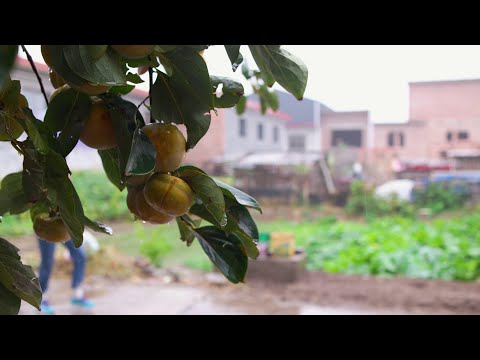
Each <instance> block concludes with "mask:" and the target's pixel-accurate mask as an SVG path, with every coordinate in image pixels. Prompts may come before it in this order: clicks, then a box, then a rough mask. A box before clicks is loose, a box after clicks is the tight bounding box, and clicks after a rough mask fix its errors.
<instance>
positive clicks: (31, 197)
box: [22, 151, 46, 203]
mask: <svg viewBox="0 0 480 360" xmlns="http://www.w3.org/2000/svg"><path fill="white" fill-rule="evenodd" d="M44 178H45V173H44V170H43V167H42V165H41V164H39V163H38V162H37V160H36V159H34V158H32V156H31V155H30V151H25V156H24V157H23V171H22V188H23V192H24V194H25V200H26V201H27V202H29V203H36V202H37V201H39V200H40V199H42V198H45V196H46V189H45V185H44Z"/></svg>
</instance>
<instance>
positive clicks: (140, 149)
mask: <svg viewBox="0 0 480 360" xmlns="http://www.w3.org/2000/svg"><path fill="white" fill-rule="evenodd" d="M156 159H157V151H156V149H155V145H153V144H152V142H151V141H150V139H149V138H148V136H147V135H145V134H144V132H143V131H142V130H141V129H137V130H136V131H135V134H134V135H133V142H132V149H131V151H130V156H129V158H128V161H127V165H126V169H125V172H126V175H127V176H129V175H145V174H148V173H150V172H152V171H153V169H154V168H155V164H156Z"/></svg>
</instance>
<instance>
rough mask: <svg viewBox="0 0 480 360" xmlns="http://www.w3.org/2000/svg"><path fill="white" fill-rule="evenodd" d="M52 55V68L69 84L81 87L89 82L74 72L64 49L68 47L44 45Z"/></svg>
mask: <svg viewBox="0 0 480 360" xmlns="http://www.w3.org/2000/svg"><path fill="white" fill-rule="evenodd" d="M42 46H44V47H45V48H46V49H47V51H48V52H49V53H50V58H51V61H52V63H51V66H52V68H53V70H55V72H57V73H58V75H60V76H61V77H62V78H63V79H64V80H65V81H66V82H69V83H71V84H73V85H77V86H81V85H84V84H86V83H87V82H88V81H87V80H85V79H84V78H82V77H80V76H78V75H77V73H76V72H75V71H73V70H72V68H71V67H70V65H69V64H68V62H67V60H66V59H65V55H64V53H63V49H64V47H65V46H66V45H42Z"/></svg>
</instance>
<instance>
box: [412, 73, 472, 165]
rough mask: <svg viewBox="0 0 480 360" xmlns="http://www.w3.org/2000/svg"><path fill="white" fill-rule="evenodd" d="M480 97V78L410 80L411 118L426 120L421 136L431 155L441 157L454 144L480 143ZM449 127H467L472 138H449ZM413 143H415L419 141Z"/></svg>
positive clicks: (460, 145) (453, 130)
mask: <svg viewBox="0 0 480 360" xmlns="http://www.w3.org/2000/svg"><path fill="white" fill-rule="evenodd" d="M479 99H480V80H461V81H438V82H423V83H411V84H410V119H411V120H421V121H425V123H426V127H425V131H424V132H423V133H422V136H421V138H422V139H423V142H425V143H426V144H427V145H426V146H427V155H428V156H429V157H430V158H439V157H441V153H442V152H443V151H446V150H448V149H452V148H479V147H480V126H479V124H480V101H479ZM449 131H450V132H453V133H455V134H456V133H458V132H459V131H467V132H468V134H469V139H468V140H460V139H458V138H456V136H454V139H453V140H452V141H451V142H449V141H447V133H448V132H449ZM412 145H413V146H415V147H416V146H419V145H420V143H415V144H412ZM423 146H424V145H422V147H423ZM412 151H416V150H415V149H413V150H412Z"/></svg>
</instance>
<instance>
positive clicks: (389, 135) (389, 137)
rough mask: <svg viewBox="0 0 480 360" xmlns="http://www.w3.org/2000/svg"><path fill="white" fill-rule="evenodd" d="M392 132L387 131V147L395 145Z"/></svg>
mask: <svg viewBox="0 0 480 360" xmlns="http://www.w3.org/2000/svg"><path fill="white" fill-rule="evenodd" d="M394 135H395V134H394V133H393V132H389V133H388V137H387V143H388V146H389V147H394V146H395V138H394Z"/></svg>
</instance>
